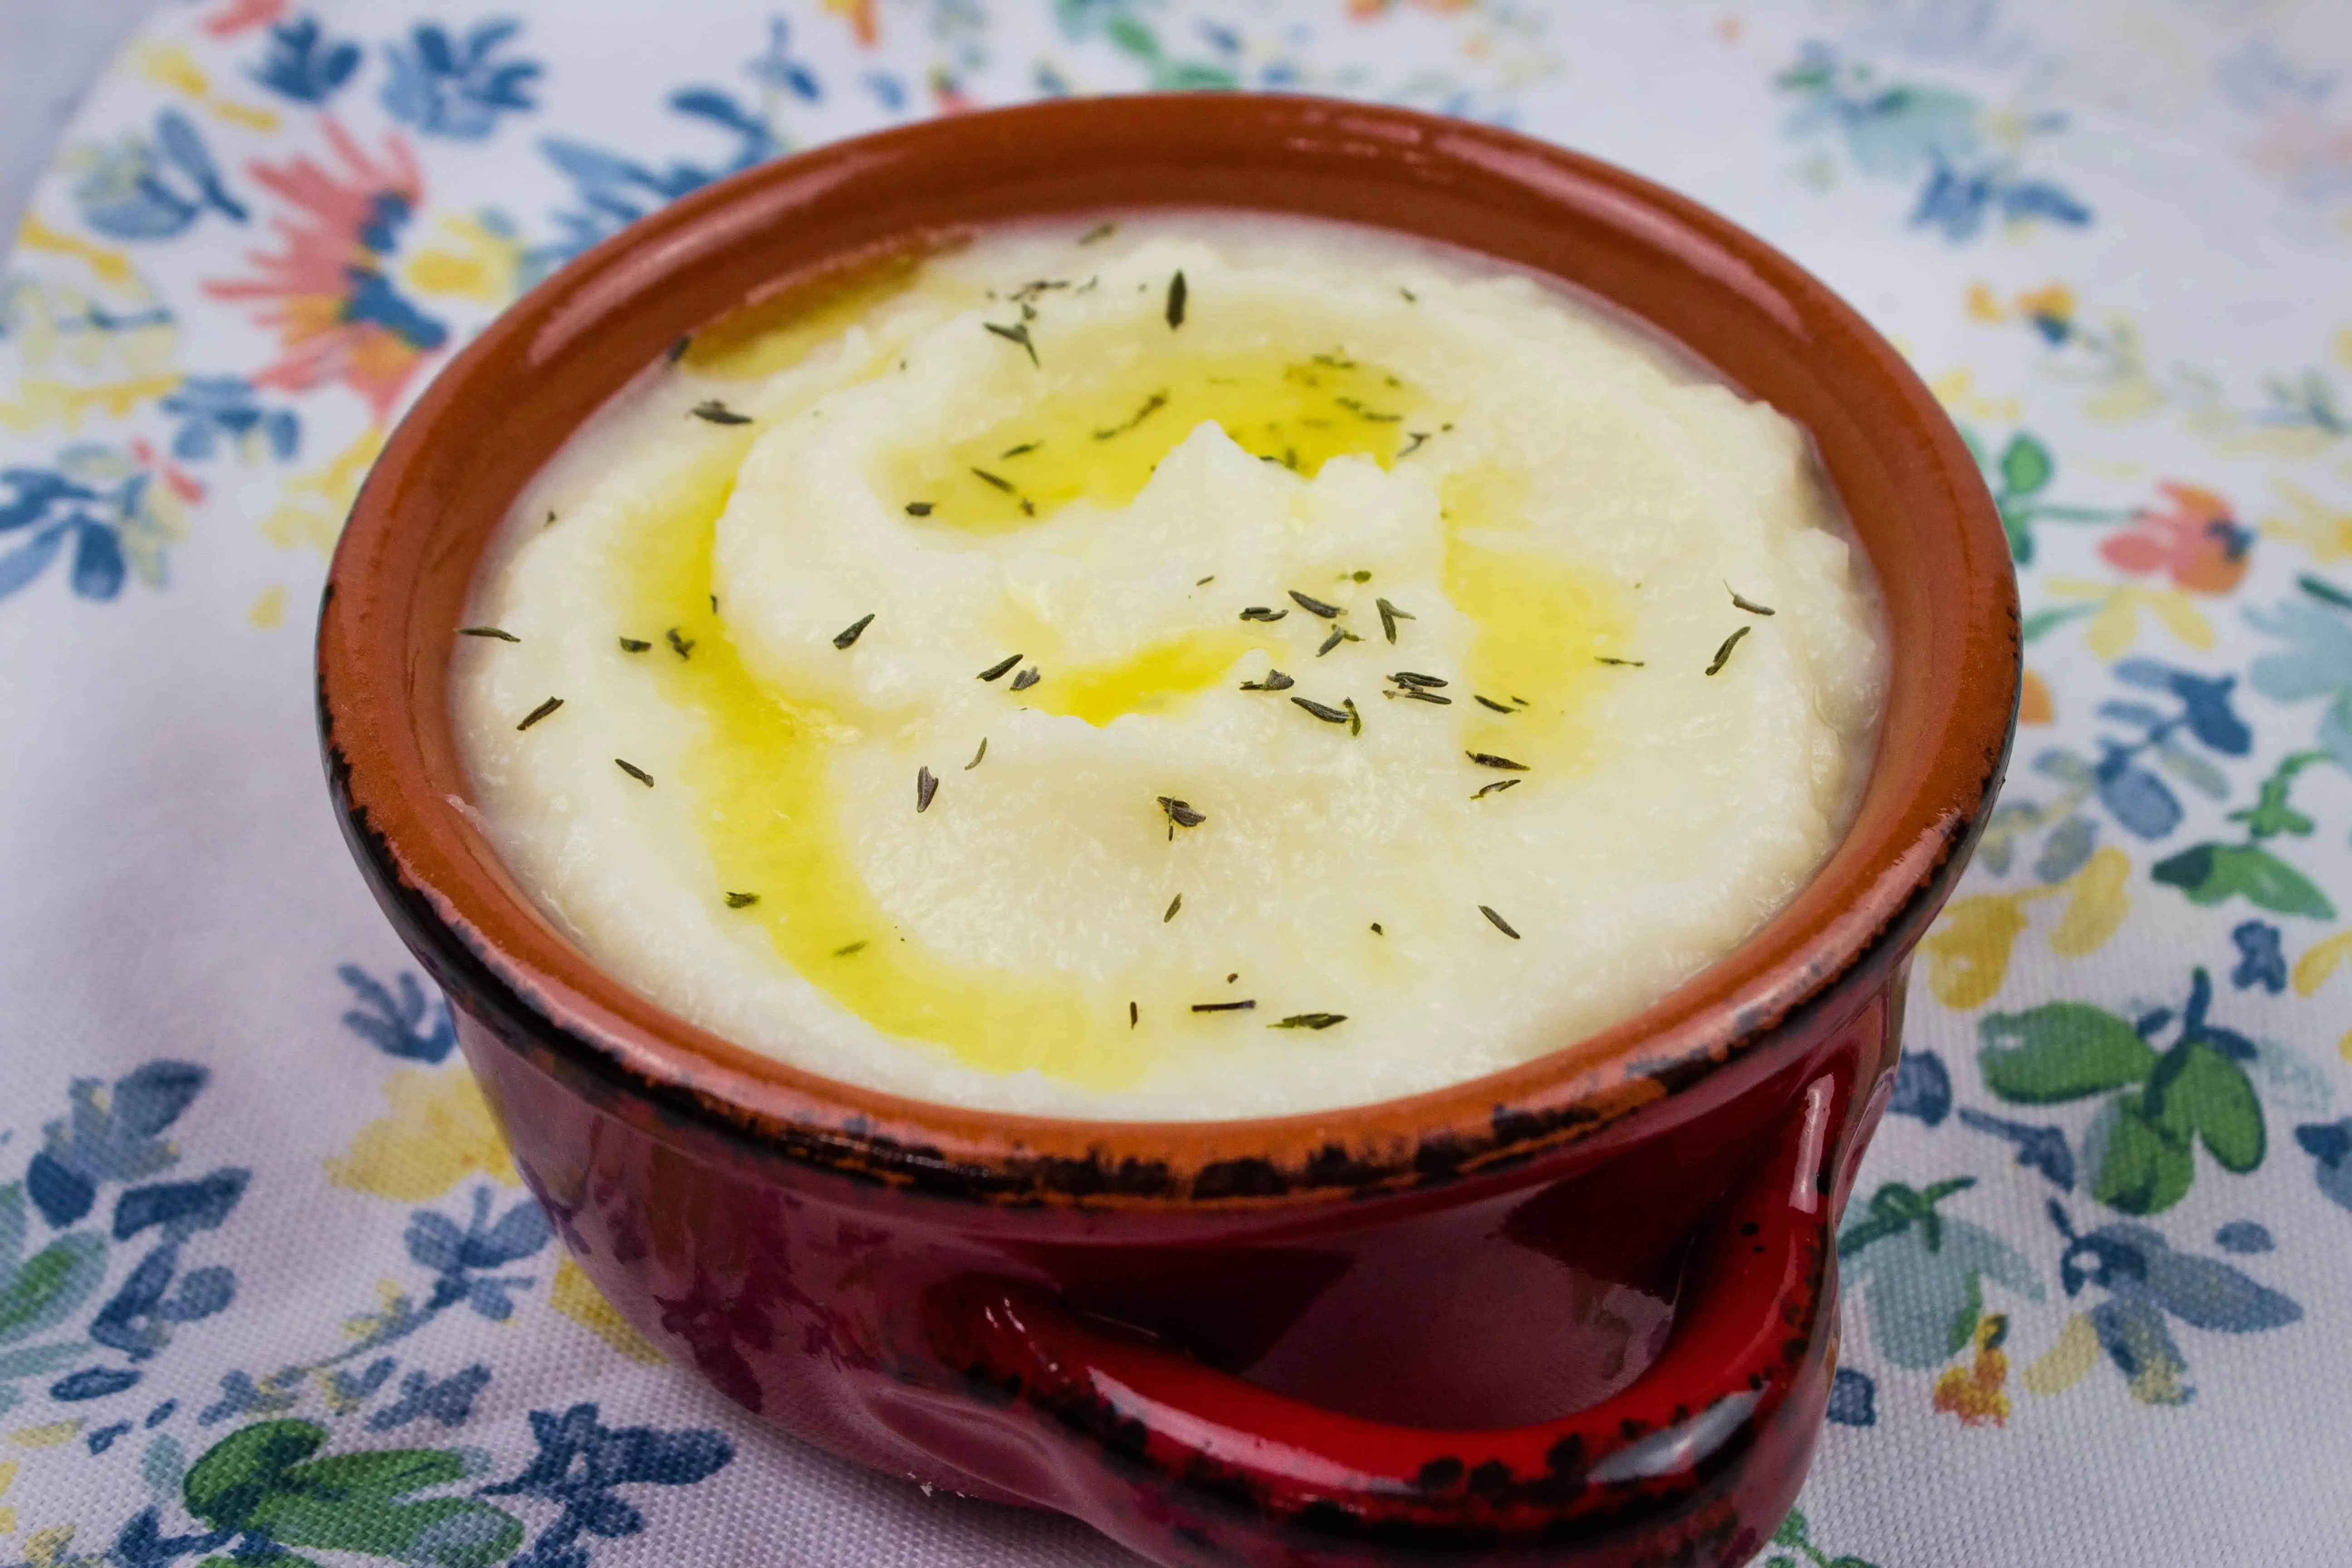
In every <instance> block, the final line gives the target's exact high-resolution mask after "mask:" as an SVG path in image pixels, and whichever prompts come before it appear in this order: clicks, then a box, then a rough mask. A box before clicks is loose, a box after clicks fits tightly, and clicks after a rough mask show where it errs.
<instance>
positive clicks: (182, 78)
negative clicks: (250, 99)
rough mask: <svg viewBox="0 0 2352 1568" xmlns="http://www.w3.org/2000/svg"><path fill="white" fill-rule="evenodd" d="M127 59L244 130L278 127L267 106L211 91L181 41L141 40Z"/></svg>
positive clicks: (153, 78) (150, 76)
mask: <svg viewBox="0 0 2352 1568" xmlns="http://www.w3.org/2000/svg"><path fill="white" fill-rule="evenodd" d="M131 65H132V66H133V67H134V68H136V69H137V70H138V72H139V74H140V75H142V76H143V77H145V78H146V79H148V80H149V81H152V82H153V83H155V85H157V86H158V87H165V88H169V89H172V90H173V91H174V92H180V93H185V94H186V95H187V97H188V99H189V100H191V101H192V102H194V104H196V105H197V106H198V107H199V108H201V109H204V110H208V111H210V112H211V113H213V114H215V115H216V116H218V117H219V118H220V119H222V120H225V121H228V122H229V123H230V124H231V125H241V126H243V127H244V128H245V129H247V131H275V130H277V129H278V116H277V115H275V114H273V113H271V112H270V111H269V110H267V109H259V108H256V107H255V106H254V105H252V104H249V103H239V102H237V101H236V100H234V99H227V98H223V97H221V96H220V95H219V94H218V93H216V92H215V91H214V90H213V84H212V81H211V79H210V78H208V77H206V76H205V73H204V68H202V67H200V66H198V65H197V64H196V57H195V56H194V54H193V53H191V52H190V51H189V48H188V47H187V46H186V45H185V44H158V43H142V44H140V45H138V46H136V47H134V48H132V50H131Z"/></svg>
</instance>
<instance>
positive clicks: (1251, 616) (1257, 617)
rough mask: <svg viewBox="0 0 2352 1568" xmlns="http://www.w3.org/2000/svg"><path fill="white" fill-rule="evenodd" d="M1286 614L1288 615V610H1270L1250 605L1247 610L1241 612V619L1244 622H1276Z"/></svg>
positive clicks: (1262, 606) (1263, 606)
mask: <svg viewBox="0 0 2352 1568" xmlns="http://www.w3.org/2000/svg"><path fill="white" fill-rule="evenodd" d="M1288 614H1290V612H1289V611H1288V610H1270V609H1267V608H1266V607H1265V605H1251V606H1250V607H1249V608H1248V609H1246V610H1244V611H1243V612H1242V619H1244V620H1245V621H1278V620H1280V619H1282V617H1283V616H1286V615H1288Z"/></svg>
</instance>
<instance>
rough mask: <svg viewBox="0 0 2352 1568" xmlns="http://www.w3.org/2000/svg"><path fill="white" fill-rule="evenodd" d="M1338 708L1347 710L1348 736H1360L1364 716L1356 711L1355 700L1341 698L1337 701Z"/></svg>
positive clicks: (1362, 730)
mask: <svg viewBox="0 0 2352 1568" xmlns="http://www.w3.org/2000/svg"><path fill="white" fill-rule="evenodd" d="M1339 706H1340V707H1342V708H1345V709H1346V710H1348V733H1349V734H1350V735H1360V734H1362V733H1363V732H1364V716H1363V715H1362V714H1361V713H1359V712H1357V711H1356V700H1355V699H1354V698H1352V697H1342V698H1341V699H1339Z"/></svg>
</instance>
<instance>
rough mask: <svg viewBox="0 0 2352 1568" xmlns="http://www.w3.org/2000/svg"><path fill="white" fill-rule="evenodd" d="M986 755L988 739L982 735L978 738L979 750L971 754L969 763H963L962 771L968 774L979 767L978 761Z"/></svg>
mask: <svg viewBox="0 0 2352 1568" xmlns="http://www.w3.org/2000/svg"><path fill="white" fill-rule="evenodd" d="M986 755H988V737H987V736H985V735H982V737H981V738H980V750H978V751H976V752H973V753H972V754H971V761H970V762H968V763H964V765H963V771H964V772H966V773H970V772H971V770H972V769H974V768H976V767H978V766H980V759H981V758H982V757H984V756H986Z"/></svg>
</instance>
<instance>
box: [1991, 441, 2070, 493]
mask: <svg viewBox="0 0 2352 1568" xmlns="http://www.w3.org/2000/svg"><path fill="white" fill-rule="evenodd" d="M2057 468H2058V465H2057V463H2056V462H2055V461H2054V460H2053V458H2051V456H2050V448H2049V447H2045V446H2043V445H2042V443H2041V442H2040V441H2039V440H2037V439H2035V438H2034V437H2032V436H2029V435H2027V434H2026V433H2025V432H2024V431H2022V430H2021V431H2019V432H2018V433H2017V434H2016V435H2014V436H2012V437H2010V438H2009V445H2008V446H2006V447H2002V448H2001V453H2000V488H2001V489H2004V490H2006V491H2008V492H2009V493H2010V494H2011V495H2013V496H2030V495H2032V494H2033V493H2034V492H2035V491H2037V490H2039V489H2041V488H2042V486H2044V485H2046V484H2048V483H2049V482H2050V476H2051V475H2052V474H2053V473H2054V472H2056V471H2057Z"/></svg>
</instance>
